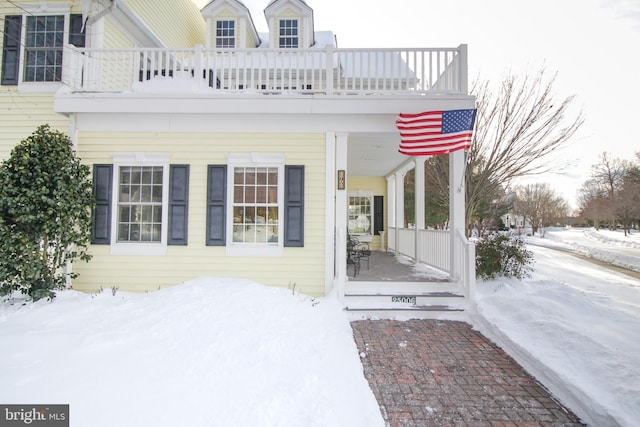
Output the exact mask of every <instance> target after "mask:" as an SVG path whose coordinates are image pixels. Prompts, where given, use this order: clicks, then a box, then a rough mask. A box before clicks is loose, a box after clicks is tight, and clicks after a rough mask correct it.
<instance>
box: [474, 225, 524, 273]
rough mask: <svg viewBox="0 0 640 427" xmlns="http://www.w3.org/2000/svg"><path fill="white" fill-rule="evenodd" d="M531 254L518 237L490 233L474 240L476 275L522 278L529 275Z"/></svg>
mask: <svg viewBox="0 0 640 427" xmlns="http://www.w3.org/2000/svg"><path fill="white" fill-rule="evenodd" d="M532 264H533V254H532V253H531V252H530V251H529V250H527V248H526V246H525V244H524V241H523V240H522V239H521V238H519V237H510V236H508V235H505V234H500V233H491V234H489V235H487V236H485V237H483V238H481V239H479V240H478V241H477V242H476V276H477V277H479V278H481V279H494V278H496V277H498V276H503V277H516V278H518V279H523V278H525V277H529V276H530V275H531V269H532V267H531V265H532Z"/></svg>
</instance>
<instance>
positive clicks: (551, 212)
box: [514, 183, 569, 237]
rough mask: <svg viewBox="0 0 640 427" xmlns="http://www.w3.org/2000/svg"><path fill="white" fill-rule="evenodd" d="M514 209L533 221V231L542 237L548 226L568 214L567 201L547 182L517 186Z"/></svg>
mask: <svg viewBox="0 0 640 427" xmlns="http://www.w3.org/2000/svg"><path fill="white" fill-rule="evenodd" d="M515 193H516V198H515V203H514V211H515V212H516V214H518V215H522V216H523V217H524V218H525V220H528V221H529V222H530V223H531V227H532V231H533V233H534V234H535V233H536V232H539V233H540V235H541V237H544V233H545V230H546V228H547V227H549V226H553V225H556V224H557V223H559V222H560V221H561V220H562V219H563V218H565V217H566V216H567V213H568V210H569V208H568V205H567V202H566V201H565V200H564V199H563V198H562V197H561V196H559V195H557V194H556V193H555V191H554V190H553V189H552V188H551V186H550V185H549V184H547V183H536V184H528V185H521V186H518V187H516V188H515Z"/></svg>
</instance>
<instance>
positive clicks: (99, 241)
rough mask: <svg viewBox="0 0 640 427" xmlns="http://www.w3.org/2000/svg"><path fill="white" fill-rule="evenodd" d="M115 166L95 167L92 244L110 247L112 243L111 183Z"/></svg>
mask: <svg viewBox="0 0 640 427" xmlns="http://www.w3.org/2000/svg"><path fill="white" fill-rule="evenodd" d="M112 177H113V165H93V197H94V200H95V207H94V208H93V229H92V230H91V243H93V244H94V245H108V244H110V243H111V193H112V191H111V183H112Z"/></svg>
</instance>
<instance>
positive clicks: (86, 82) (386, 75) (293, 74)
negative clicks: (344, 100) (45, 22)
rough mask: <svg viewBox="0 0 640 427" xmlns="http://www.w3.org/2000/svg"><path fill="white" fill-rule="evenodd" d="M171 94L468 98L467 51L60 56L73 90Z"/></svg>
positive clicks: (97, 52) (86, 51)
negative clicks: (167, 87) (169, 90)
mask: <svg viewBox="0 0 640 427" xmlns="http://www.w3.org/2000/svg"><path fill="white" fill-rule="evenodd" d="M169 79H171V80H170V81H171V83H173V84H174V85H175V87H179V88H181V89H182V90H184V89H185V88H187V87H189V88H191V89H192V90H196V91H203V92H204V91H227V92H258V93H283V92H291V93H304V94H310V93H311V94H312V93H323V94H328V95H333V94H339V95H348V94H417V95H420V94H425V93H462V94H466V93H467V50H466V45H461V46H459V47H457V48H421V49H417V48H416V49H336V48H333V47H327V48H326V49H317V48H312V49H204V48H202V47H199V46H196V47H195V48H191V49H159V48H132V49H91V48H75V47H73V46H69V47H67V48H66V49H65V51H64V69H63V80H64V83H65V84H66V85H67V86H68V87H70V88H71V90H74V91H91V92H129V91H151V92H152V91H154V90H160V89H159V88H160V86H158V85H157V83H158V82H161V81H167V80H169Z"/></svg>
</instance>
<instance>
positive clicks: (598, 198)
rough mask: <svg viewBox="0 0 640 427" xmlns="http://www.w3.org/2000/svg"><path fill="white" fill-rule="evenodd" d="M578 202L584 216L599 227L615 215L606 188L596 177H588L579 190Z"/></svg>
mask: <svg viewBox="0 0 640 427" xmlns="http://www.w3.org/2000/svg"><path fill="white" fill-rule="evenodd" d="M578 203H579V205H580V210H581V212H582V216H584V218H585V219H586V220H588V221H591V222H592V223H593V226H594V227H595V228H596V229H598V228H599V227H600V225H601V224H604V223H606V222H607V218H611V217H612V216H613V205H612V204H611V201H610V199H609V195H608V193H607V191H606V189H604V188H603V186H602V185H600V183H599V182H598V181H596V180H595V179H588V180H587V181H585V182H584V183H583V184H582V187H581V188H580V191H579V197H578Z"/></svg>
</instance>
